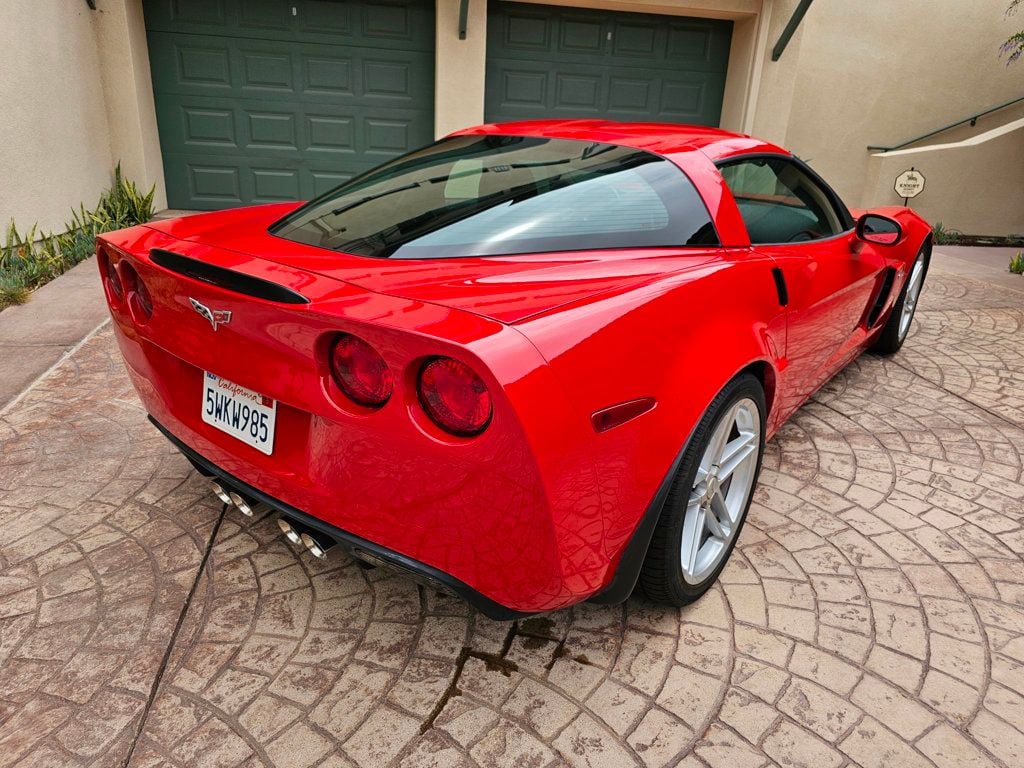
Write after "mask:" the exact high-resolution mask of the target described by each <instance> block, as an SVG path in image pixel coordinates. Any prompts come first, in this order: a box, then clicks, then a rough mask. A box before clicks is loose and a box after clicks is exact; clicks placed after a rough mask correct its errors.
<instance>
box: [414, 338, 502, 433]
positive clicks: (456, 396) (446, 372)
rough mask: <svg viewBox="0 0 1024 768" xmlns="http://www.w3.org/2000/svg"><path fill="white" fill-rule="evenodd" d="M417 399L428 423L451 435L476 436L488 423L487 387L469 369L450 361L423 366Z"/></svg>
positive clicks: (438, 359)
mask: <svg viewBox="0 0 1024 768" xmlns="http://www.w3.org/2000/svg"><path fill="white" fill-rule="evenodd" d="M419 396H420V402H421V403H422V404H423V410H425V411H426V412H427V415H428V416H429V417H430V419H431V420H432V421H433V422H434V423H435V424H437V426H439V427H441V429H443V430H445V431H446V432H451V433H452V434H453V435H460V436H462V437H471V436H473V435H478V434H480V433H481V432H483V431H484V429H486V428H487V425H488V424H489V423H490V421H491V413H492V410H493V409H492V405H491V393H490V392H488V391H487V385H486V384H484V381H483V379H481V378H480V377H479V376H477V375H476V373H475V372H474V371H473V369H472V368H470V367H469V366H468V365H466V364H465V363H461V362H459V361H458V360H453V359H452V358H450V357H436V358H434V359H433V360H431V361H430V362H429V363H427V364H426V365H424V366H423V369H422V370H421V371H420V378H419Z"/></svg>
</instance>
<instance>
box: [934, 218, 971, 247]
mask: <svg viewBox="0 0 1024 768" xmlns="http://www.w3.org/2000/svg"><path fill="white" fill-rule="evenodd" d="M963 234H964V233H963V232H961V231H960V230H959V229H946V228H945V227H944V226H942V222H941V221H937V222H935V226H934V227H932V237H933V238H934V239H935V244H936V245H957V244H959V242H960V239H961V238H962V237H963Z"/></svg>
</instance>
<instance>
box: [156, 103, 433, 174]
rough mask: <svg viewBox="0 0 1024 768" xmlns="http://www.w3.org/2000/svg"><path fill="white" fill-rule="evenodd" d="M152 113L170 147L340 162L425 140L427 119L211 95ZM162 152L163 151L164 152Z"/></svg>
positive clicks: (391, 111)
mask: <svg viewBox="0 0 1024 768" xmlns="http://www.w3.org/2000/svg"><path fill="white" fill-rule="evenodd" d="M157 118H158V120H159V121H160V123H161V127H162V128H163V129H164V131H163V134H162V137H161V138H162V140H163V141H164V143H165V144H167V146H168V148H169V151H171V152H173V151H174V149H175V148H179V149H183V150H186V151H187V153H197V154H215V155H219V156H224V157H234V156H239V157H242V156H252V157H277V158H280V157H284V156H291V157H293V158H295V159H298V158H299V157H300V156H302V155H305V154H306V153H310V152H311V153H314V154H316V153H319V154H321V155H323V156H325V157H328V156H330V157H334V158H335V159H337V160H340V161H345V162H348V161H347V160H345V158H344V157H342V155H354V154H359V153H366V152H371V153H374V154H377V155H380V154H381V153H384V154H386V155H388V157H391V156H397V155H399V154H403V153H405V152H408V151H410V150H412V149H416V148H418V147H420V146H422V145H423V144H426V143H428V142H429V141H430V138H424V136H429V134H430V132H431V128H432V126H431V124H430V120H429V118H427V117H426V116H425V115H423V113H421V112H419V111H416V110H409V109H402V108H399V107H395V108H381V109H375V110H374V111H373V113H372V114H368V113H365V112H364V111H362V110H360V109H359V108H358V107H355V106H349V107H340V106H331V105H327V104H308V103H304V102H297V101H296V102H278V103H275V104H273V105H269V104H267V103H266V102H264V101H262V100H260V99H238V100H234V101H232V102H228V103H226V102H224V101H223V100H219V99H216V98H212V97H181V98H180V99H177V100H174V101H171V100H164V101H162V102H161V104H160V105H159V106H158V109H157ZM164 154H165V155H166V154H167V152H166V151H165V153H164Z"/></svg>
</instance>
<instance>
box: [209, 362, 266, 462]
mask: <svg viewBox="0 0 1024 768" xmlns="http://www.w3.org/2000/svg"><path fill="white" fill-rule="evenodd" d="M276 417H277V401H275V400H271V399H270V398H269V397H267V396H266V395H261V394H260V393H259V392H253V391H252V390H251V389H246V388H245V387H240V386H239V385H237V384H235V383H233V382H230V381H228V380H227V379H223V378H221V377H220V376H217V375H216V374H213V373H210V372H209V371H207V372H206V373H205V375H204V376H203V421H205V422H206V423H207V424H212V425H213V426H215V427H216V428H217V429H219V430H220V431H221V432H226V433H227V434H229V435H231V436H232V437H235V438H238V439H239V440H241V441H242V442H243V443H247V444H248V445H251V446H252V447H253V448H255V449H256V450H257V451H261V452H263V453H265V454H267V455H268V456H269V455H270V454H272V453H273V452H274V420H275V418H276Z"/></svg>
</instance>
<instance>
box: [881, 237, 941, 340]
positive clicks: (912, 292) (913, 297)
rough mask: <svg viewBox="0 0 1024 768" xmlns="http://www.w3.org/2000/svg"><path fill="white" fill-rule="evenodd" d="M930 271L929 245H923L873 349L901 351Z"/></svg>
mask: <svg viewBox="0 0 1024 768" xmlns="http://www.w3.org/2000/svg"><path fill="white" fill-rule="evenodd" d="M927 271H928V247H927V245H923V246H921V250H920V251H918V252H917V258H916V259H914V263H913V265H911V267H910V277H908V278H907V282H906V283H904V284H903V290H902V291H900V295H899V298H897V299H896V303H895V304H894V305H893V308H892V312H890V313H889V319H888V320H886V322H885V327H884V328H882V332H881V333H880V334H879V335H878V338H877V339H875V343H874V344H872V345H871V351H872V352H877V353H878V354H880V355H893V354H895V353H897V352H899V351H900V347H902V346H903V342H904V341H906V340H907V334H908V333H910V323H911V321H912V320H913V319H914V310H916V309H917V300H918V299H919V298H921V289H922V288H923V287H924V276H925V273H926V272H927Z"/></svg>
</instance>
